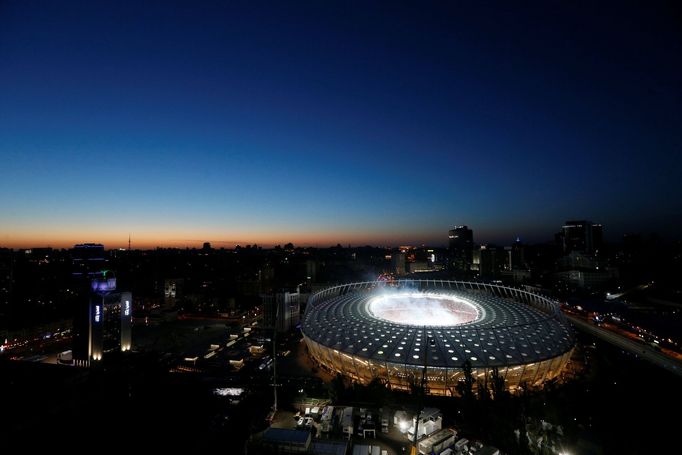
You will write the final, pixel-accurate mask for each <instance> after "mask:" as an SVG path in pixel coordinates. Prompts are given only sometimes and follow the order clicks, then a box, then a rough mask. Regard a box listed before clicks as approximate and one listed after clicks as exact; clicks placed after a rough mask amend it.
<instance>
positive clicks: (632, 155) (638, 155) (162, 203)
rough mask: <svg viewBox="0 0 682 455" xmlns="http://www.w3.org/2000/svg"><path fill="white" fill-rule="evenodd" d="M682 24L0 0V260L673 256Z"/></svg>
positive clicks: (488, 11) (653, 14) (443, 12)
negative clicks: (500, 248)
mask: <svg viewBox="0 0 682 455" xmlns="http://www.w3.org/2000/svg"><path fill="white" fill-rule="evenodd" d="M593 3H595V4H593ZM596 3H598V4H596ZM646 3H649V4H646ZM651 3H653V4H651ZM680 24H682V12H681V10H680V7H679V6H676V5H675V2H669V3H666V2H641V3H640V4H627V3H624V2H614V3H611V4H609V3H607V2H557V1H544V2H538V3H533V2H523V5H514V7H512V5H511V4H509V3H508V2H499V3H495V2H455V1H452V2H412V3H411V4H410V3H401V2H386V3H376V2H332V1H324V2H319V1H310V2H297V1H292V2H275V1H273V2H260V1H247V2H230V1H220V2H209V1H202V2H195V1H187V2H176V1H168V0H164V1H146V2H139V1H101V2H100V1H97V2H93V1H91V0H89V1H64V2H60V1H40V2H39V1H30V0H6V1H2V2H0V247H14V248H19V247H37V246H53V247H66V246H69V245H72V244H74V243H80V242H101V243H104V244H105V246H107V247H123V246H127V243H128V236H129V235H130V236H131V238H132V242H133V247H139V248H146V247H154V246H176V247H185V246H197V245H201V243H203V242H204V241H209V242H211V243H212V244H213V245H214V246H225V247H231V246H234V245H235V244H238V243H239V244H242V245H243V244H250V243H258V244H260V245H264V246H268V245H275V244H284V243H286V242H293V243H295V244H296V245H313V246H315V245H316V246H326V245H332V244H333V245H335V244H336V243H342V244H344V245H345V244H348V243H350V244H353V245H364V244H372V245H383V246H389V245H398V244H422V243H424V244H430V245H442V244H445V243H446V241H447V231H448V229H450V228H451V227H452V226H454V225H460V224H465V225H468V226H469V227H471V228H472V229H473V230H474V240H475V241H477V242H494V243H498V244H502V245H504V244H509V243H510V242H511V241H512V240H513V239H515V238H516V237H520V238H521V239H522V240H526V241H531V242H542V241H547V240H550V239H551V238H552V236H553V234H554V233H555V232H557V231H559V230H560V227H561V225H562V224H563V223H564V221H566V220H571V219H589V220H592V221H594V222H600V223H602V224H603V225H604V230H605V236H606V238H607V239H610V240H612V241H617V240H618V239H619V238H620V236H622V234H623V233H625V232H643V233H650V232H657V233H659V234H660V235H661V236H663V237H664V238H668V239H679V238H680V235H681V234H680V233H681V232H682V229H681V228H682V185H681V184H680V175H682V150H681V149H682V147H681V146H682V138H681V135H682V109H681V106H682V93H681V92H682V82H681V81H682V59H680V55H682V26H680Z"/></svg>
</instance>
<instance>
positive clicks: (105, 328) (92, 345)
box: [73, 272, 133, 366]
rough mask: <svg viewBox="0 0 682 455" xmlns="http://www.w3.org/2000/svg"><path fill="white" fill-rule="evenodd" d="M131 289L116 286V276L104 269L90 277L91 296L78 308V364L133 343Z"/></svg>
mask: <svg viewBox="0 0 682 455" xmlns="http://www.w3.org/2000/svg"><path fill="white" fill-rule="evenodd" d="M132 305H133V299H132V294H131V293H130V292H120V291H117V290H116V278H114V277H112V276H111V272H102V273H100V274H99V275H98V276H97V277H95V278H93V279H92V280H91V288H90V293H89V296H87V297H86V299H83V301H82V303H81V304H79V305H78V306H77V308H76V315H75V317H74V324H73V325H74V327H73V330H74V333H73V359H74V363H75V365H77V366H90V365H92V363H93V362H98V361H100V360H102V357H103V356H104V355H106V354H107V353H110V352H115V351H128V350H130V348H131V346H132V339H131V326H132Z"/></svg>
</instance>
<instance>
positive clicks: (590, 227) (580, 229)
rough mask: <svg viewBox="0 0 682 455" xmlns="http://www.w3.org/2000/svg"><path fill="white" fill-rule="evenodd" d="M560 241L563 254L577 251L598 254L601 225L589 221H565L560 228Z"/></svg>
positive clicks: (600, 240) (601, 236) (601, 234)
mask: <svg viewBox="0 0 682 455" xmlns="http://www.w3.org/2000/svg"><path fill="white" fill-rule="evenodd" d="M559 238H560V239H561V242H562V245H563V249H564V254H568V253H570V252H572V251H579V252H581V253H585V254H593V253H597V252H599V250H600V249H601V247H602V238H603V228H602V225H601V224H594V223H592V222H591V221H587V220H582V221H567V222H566V223H565V224H564V226H563V227H562V228H561V234H560V236H559Z"/></svg>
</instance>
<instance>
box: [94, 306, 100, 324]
mask: <svg viewBox="0 0 682 455" xmlns="http://www.w3.org/2000/svg"><path fill="white" fill-rule="evenodd" d="M100 318H101V313H100V307H99V305H95V322H99V320H100Z"/></svg>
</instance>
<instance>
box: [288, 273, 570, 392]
mask: <svg viewBox="0 0 682 455" xmlns="http://www.w3.org/2000/svg"><path fill="white" fill-rule="evenodd" d="M301 330H302V332H303V337H304V340H305V342H306V345H307V347H308V350H309V353H310V355H311V356H312V357H313V359H314V360H315V361H316V362H317V363H318V364H319V365H321V366H322V367H323V368H325V369H327V370H328V371H331V372H333V373H341V374H342V375H344V376H346V377H348V378H350V379H352V380H354V381H358V382H360V383H364V384H366V383H368V382H369V381H371V380H372V379H373V378H380V379H382V380H383V381H385V382H386V384H387V385H388V386H389V387H390V388H392V389H397V390H409V389H410V386H411V385H412V384H419V383H420V380H421V376H422V371H423V369H424V366H425V365H426V368H427V375H426V376H427V387H428V393H430V394H434V395H454V394H456V385H457V384H458V382H459V381H460V380H461V379H463V378H464V372H463V366H464V364H465V362H466V361H468V362H469V363H470V365H471V368H472V374H473V376H474V379H476V380H483V379H484V378H485V377H489V376H488V375H489V374H490V373H491V372H492V371H493V369H494V368H497V370H498V372H499V374H501V375H502V376H504V377H505V379H506V385H507V387H508V389H509V390H511V391H514V390H515V389H517V388H518V387H519V386H520V385H522V384H528V385H532V386H537V385H540V384H542V383H543V382H545V381H548V380H551V379H554V378H557V377H558V376H559V375H560V374H561V372H562V371H563V370H564V368H565V366H566V364H567V362H568V360H569V359H570V356H571V352H572V350H573V346H574V338H573V333H572V330H571V328H570V326H569V325H568V323H567V322H566V320H565V318H564V317H563V315H562V313H561V311H560V308H559V304H558V302H556V301H553V300H551V299H549V298H547V297H545V296H542V295H540V294H537V293H533V292H529V291H525V290H521V289H516V288H510V287H506V286H500V285H494V284H485V283H477V282H465V281H446V280H401V281H395V282H378V281H371V282H360V283H350V284H345V285H341V286H334V287H330V288H328V289H325V290H323V291H320V292H318V293H316V294H313V295H312V296H311V297H310V299H309V301H308V306H307V308H306V312H305V315H304V318H303V323H302V325H301Z"/></svg>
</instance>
